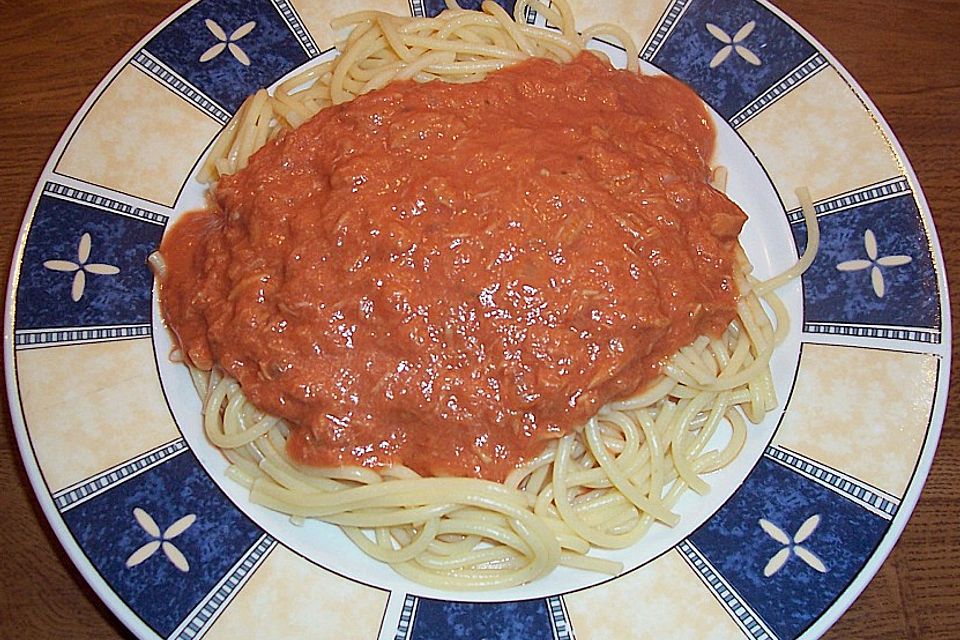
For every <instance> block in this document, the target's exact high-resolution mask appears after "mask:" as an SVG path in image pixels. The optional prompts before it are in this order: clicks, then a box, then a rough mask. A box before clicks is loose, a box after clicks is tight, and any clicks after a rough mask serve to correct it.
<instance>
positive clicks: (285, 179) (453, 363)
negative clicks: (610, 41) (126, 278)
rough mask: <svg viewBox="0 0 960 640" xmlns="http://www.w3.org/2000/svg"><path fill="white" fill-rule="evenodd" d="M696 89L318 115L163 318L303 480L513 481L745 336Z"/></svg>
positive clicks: (260, 164)
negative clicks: (349, 476)
mask: <svg viewBox="0 0 960 640" xmlns="http://www.w3.org/2000/svg"><path fill="white" fill-rule="evenodd" d="M713 144H714V132H713V130H712V128H711V125H710V124H709V122H708V119H707V115H706V112H705V108H704V106H703V104H702V103H701V102H700V100H699V99H698V98H697V97H696V95H695V94H694V93H693V92H692V91H691V90H690V89H688V88H687V87H686V86H684V85H683V84H681V83H679V82H677V81H675V80H672V79H669V78H665V77H637V76H635V75H634V74H631V73H628V72H625V71H618V70H614V69H612V68H611V67H610V66H609V64H607V63H605V62H602V61H600V60H599V59H597V58H596V57H594V56H592V55H589V54H583V55H581V56H580V57H579V58H578V59H577V60H575V61H574V62H573V63H570V64H564V65H561V64H557V63H554V62H549V61H546V60H541V59H535V60H530V61H527V62H524V63H521V64H518V65H516V66H514V67H512V68H509V69H505V70H503V71H500V72H497V73H494V74H491V75H490V76H489V77H488V78H487V79H486V80H484V81H482V82H478V83H474V84H467V85H453V84H445V83H442V82H432V83H428V84H416V83H414V82H398V83H395V84H392V85H390V86H389V87H387V88H385V89H383V90H380V91H377V92H375V93H372V94H368V95H365V96H362V97H360V98H357V99H356V100H354V101H353V102H350V103H348V104H344V105H340V106H337V107H332V108H329V109H326V110H324V111H323V112H321V113H320V114H318V115H317V116H316V117H314V118H313V119H312V120H311V121H309V122H307V123H306V124H304V125H303V126H301V127H300V128H299V129H297V130H295V131H291V132H288V133H286V134H285V135H283V136H281V137H280V138H278V139H277V140H276V141H275V142H273V143H270V144H268V145H267V146H266V147H265V148H264V149H262V150H261V151H259V152H258V153H257V154H256V155H255V156H254V157H253V158H252V159H251V161H250V164H249V166H248V167H247V168H246V169H244V170H243V171H240V172H238V173H237V174H236V175H233V176H229V177H225V178H223V179H222V180H221V181H220V184H219V185H218V187H217V189H216V193H215V202H213V203H212V204H211V206H210V207H209V208H208V209H206V210H203V211H198V212H194V213H191V214H189V215H187V216H186V217H185V218H184V219H183V220H181V221H180V222H179V223H178V224H176V225H175V226H174V227H173V228H172V229H171V230H170V232H169V234H168V235H167V237H166V238H165V239H164V242H163V246H162V252H163V255H164V256H165V258H166V261H167V264H168V273H167V276H166V278H165V280H164V281H163V282H162V283H161V299H162V305H163V311H164V314H165V317H166V319H167V321H168V322H169V325H170V327H171V328H172V329H173V330H174V332H175V333H176V335H177V337H178V338H179V340H180V343H181V345H182V347H183V349H184V352H185V353H186V354H187V355H188V357H189V359H190V360H191V361H192V362H193V363H194V364H195V365H197V366H198V367H201V368H204V369H209V368H211V367H212V366H213V365H214V364H219V365H220V366H221V367H223V368H224V369H225V370H226V371H228V372H229V373H230V374H231V375H233V376H235V377H236V378H237V379H238V380H239V381H240V384H241V386H242V388H243V389H244V391H245V392H246V394H247V396H248V397H249V398H250V399H251V400H252V401H253V402H254V403H255V404H256V405H257V406H258V407H260V408H262V409H264V410H266V411H269V412H271V413H273V414H276V415H280V416H283V417H285V418H287V419H288V420H289V421H291V423H293V425H294V426H293V429H292V433H291V436H290V438H289V444H288V449H289V454H290V455H291V456H292V457H293V458H294V459H296V460H298V461H301V462H303V463H307V464H311V465H323V466H326V465H342V464H360V465H363V466H366V467H370V468H380V467H383V466H388V465H392V464H400V463H402V464H405V465H407V466H409V467H412V468H413V469H415V470H416V471H418V472H420V473H422V474H427V475H463V476H480V477H485V478H489V479H494V480H497V479H503V478H504V477H505V476H506V475H507V474H508V473H509V471H510V470H512V469H513V468H515V467H516V465H517V464H519V463H521V462H522V461H524V460H525V459H529V458H531V457H533V456H535V455H536V454H537V453H538V452H540V451H541V450H542V448H543V446H544V444H545V441H546V440H548V439H552V438H557V437H559V436H560V435H561V434H565V433H569V432H571V431H572V430H574V429H576V428H578V427H579V426H581V425H582V424H583V423H584V422H585V421H586V419H587V418H588V417H589V416H591V415H592V414H594V413H595V412H596V411H597V410H598V409H599V408H600V407H601V406H602V405H603V404H605V403H607V402H609V401H611V400H613V399H617V398H622V397H624V396H627V395H630V394H631V393H633V392H635V391H637V390H638V389H639V388H641V387H643V386H644V385H645V384H646V383H648V382H649V381H650V380H651V379H652V378H653V377H654V376H655V375H656V374H657V372H658V371H659V368H660V365H661V363H662V362H663V361H664V360H665V359H666V358H667V357H669V356H670V355H671V354H672V353H674V352H675V351H676V350H677V349H678V348H679V347H681V346H683V345H684V344H687V343H690V342H692V341H693V339H694V338H695V337H696V336H697V335H699V334H702V333H705V332H709V333H716V332H718V331H719V330H720V329H721V328H722V327H723V326H725V325H726V324H727V323H728V322H729V321H730V320H731V319H732V317H733V315H734V307H735V304H736V296H737V293H736V290H735V286H734V284H733V275H732V270H733V268H734V267H733V265H734V259H733V254H732V252H733V247H734V245H735V243H736V238H737V235H738V233H739V231H740V228H741V226H742V224H743V221H744V215H743V213H742V212H741V211H740V210H739V208H738V207H737V206H736V205H734V204H733V203H731V202H730V201H729V200H728V199H727V198H726V197H725V196H723V195H722V194H720V193H718V192H717V191H715V190H714V189H712V188H711V187H710V186H708V184H707V179H708V172H709V167H708V160H709V158H710V156H711V153H712V149H713Z"/></svg>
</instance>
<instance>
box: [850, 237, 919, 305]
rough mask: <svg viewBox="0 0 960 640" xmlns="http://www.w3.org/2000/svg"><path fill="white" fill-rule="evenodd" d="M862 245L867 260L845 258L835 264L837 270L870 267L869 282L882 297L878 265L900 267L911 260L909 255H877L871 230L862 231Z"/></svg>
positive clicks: (874, 238) (884, 286)
mask: <svg viewBox="0 0 960 640" xmlns="http://www.w3.org/2000/svg"><path fill="white" fill-rule="evenodd" d="M863 246H864V249H866V251H867V258H869V260H862V259H861V260H845V261H843V262H841V263H840V264H838V265H837V269H838V270H839V271H861V270H863V269H870V282H871V283H872V284H873V292H874V293H875V294H877V297H878V298H882V297H883V296H884V294H885V293H886V290H887V287H886V283H884V281H883V271H882V270H881V269H880V267H900V266H903V265H905V264H910V263H911V262H913V258H911V257H910V256H900V255H898V256H883V257H882V258H880V257H877V256H879V255H880V252H879V251H878V250H877V236H875V235H874V233H873V231H871V230H870V229H867V230H866V231H864V233H863Z"/></svg>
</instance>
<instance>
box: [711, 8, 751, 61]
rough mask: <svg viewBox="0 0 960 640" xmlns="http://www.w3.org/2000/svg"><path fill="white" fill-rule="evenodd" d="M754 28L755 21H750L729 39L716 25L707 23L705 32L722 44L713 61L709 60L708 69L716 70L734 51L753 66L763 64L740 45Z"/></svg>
mask: <svg viewBox="0 0 960 640" xmlns="http://www.w3.org/2000/svg"><path fill="white" fill-rule="evenodd" d="M756 26H757V22H756V20H751V21H750V22H748V23H746V24H745V25H743V26H742V27H740V29H739V30H738V31H737V32H736V33H735V34H733V37H732V38H731V37H730V36H729V35H728V34H727V32H726V31H724V30H723V29H721V28H720V27H718V26H717V25H715V24H710V23H709V22H708V23H707V31H709V32H710V35H712V36H713V37H714V38H716V39H717V40H719V41H720V42H722V43H723V44H724V46H723V48H721V49H720V51H717V53H716V55H714V56H713V59H712V60H710V68H711V69H716V68H717V67H719V66H720V65H721V64H723V61H724V60H726V59H727V58H729V57H730V54H731V53H733V52H734V51H736V52H737V54H738V55H739V56H740V57H741V58H743V59H744V60H746V61H747V62H749V63H750V64H752V65H754V66H757V67H759V66H760V65H761V64H763V63H762V62H761V61H760V58H758V57H757V55H756V54H755V53H754V52H753V51H750V49H747V48H746V47H745V46H743V45H742V44H740V43H741V42H743V41H744V40H746V39H747V36H749V35H750V34H751V33H753V30H754V28H755V27H756Z"/></svg>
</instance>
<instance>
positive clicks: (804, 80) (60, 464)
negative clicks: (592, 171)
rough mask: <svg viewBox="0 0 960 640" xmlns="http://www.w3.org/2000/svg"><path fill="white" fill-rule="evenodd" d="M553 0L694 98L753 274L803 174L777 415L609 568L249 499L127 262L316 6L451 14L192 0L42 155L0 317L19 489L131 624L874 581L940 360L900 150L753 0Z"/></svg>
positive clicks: (586, 602)
mask: <svg viewBox="0 0 960 640" xmlns="http://www.w3.org/2000/svg"><path fill="white" fill-rule="evenodd" d="M465 4H466V5H468V6H469V7H470V8H476V6H477V5H479V2H476V1H473V0H471V1H470V2H469V3H465ZM503 4H504V6H506V8H507V9H508V10H512V4H513V2H511V1H504V2H503ZM572 4H573V5H574V9H575V11H576V14H577V20H578V24H580V25H581V26H586V25H589V24H592V23H596V22H615V23H617V24H619V25H621V26H622V27H624V28H625V29H627V30H628V31H629V32H630V33H631V34H632V35H633V36H634V38H635V39H636V40H637V41H638V42H639V43H640V44H641V49H640V50H641V58H642V63H643V67H644V69H645V71H646V72H648V73H661V72H665V73H669V74H672V75H674V76H676V77H677V78H680V79H681V80H683V81H685V82H687V83H689V84H690V85H691V86H692V87H694V89H696V90H697V91H698V92H699V93H700V95H701V96H702V97H703V99H704V100H705V101H706V102H707V103H708V104H709V105H710V107H711V108H712V112H713V117H714V119H715V122H716V125H717V130H718V135H719V149H718V153H717V158H716V160H717V162H719V163H722V164H725V165H726V166H728V167H729V169H730V180H729V185H728V191H729V193H730V194H731V197H733V198H734V199H735V200H737V201H738V202H739V203H740V204H741V205H742V206H743V208H744V209H745V210H746V211H747V212H748V214H749V215H750V221H749V222H748V223H747V226H746V228H745V231H744V235H743V243H744V245H745V248H746V250H747V252H748V254H749V255H750V257H751V260H752V261H753V262H754V264H755V265H756V269H757V273H758V275H759V276H760V277H767V276H771V275H773V274H775V273H777V272H779V271H780V270H782V269H784V268H786V267H787V266H789V265H790V264H792V263H793V262H795V261H796V259H797V256H798V255H799V254H800V252H802V250H803V248H804V247H805V246H806V242H807V237H806V229H805V227H804V225H803V223H802V216H801V214H800V210H799V204H798V201H797V198H796V196H795V195H794V192H795V189H796V188H797V187H800V186H805V187H807V188H809V190H810V192H811V194H812V195H813V199H814V201H815V204H816V211H817V214H818V217H819V222H820V229H821V233H822V238H821V246H820V251H819V253H818V255H817V258H816V261H815V262H814V264H813V266H812V267H811V268H810V269H809V271H808V272H807V273H806V274H804V276H803V277H802V279H801V280H799V281H795V282H793V283H791V284H789V285H787V286H785V287H784V288H783V289H782V290H781V294H782V296H783V299H784V301H785V303H786V305H787V307H788V309H789V311H790V314H791V318H792V327H791V330H790V333H789V336H788V339H787V341H786V343H785V344H784V345H783V347H781V349H780V350H779V351H778V352H777V355H776V357H775V359H774V362H773V369H774V376H775V380H776V387H777V392H778V394H779V399H780V407H779V408H778V409H777V410H775V411H774V412H773V413H771V414H770V416H768V419H767V420H766V421H765V422H764V423H763V424H761V425H757V426H755V427H752V428H751V431H750V436H749V438H748V441H747V444H746V447H745V449H744V452H743V453H742V455H741V456H740V457H739V458H738V459H737V460H736V461H735V462H734V464H733V465H731V467H730V468H728V469H725V470H723V471H721V472H719V473H717V474H715V475H714V476H713V477H711V478H709V480H710V482H711V485H712V490H711V492H710V493H709V494H708V495H706V496H704V497H699V496H692V495H691V496H688V497H686V498H684V500H683V501H682V502H681V504H680V505H679V511H680V513H681V515H682V519H681V523H680V524H679V525H678V526H677V527H676V528H674V529H667V528H661V529H657V530H655V531H653V532H652V533H651V535H650V536H649V537H648V538H647V539H645V540H644V541H643V542H642V543H640V544H639V545H637V547H636V548H633V549H629V550H625V551H622V552H616V553H614V552H610V553H605V554H603V555H605V556H607V557H612V558H616V559H618V560H621V561H622V562H623V563H624V564H625V566H626V567H627V570H626V571H625V573H624V574H623V575H621V576H618V577H616V578H610V577H608V576H598V575H593V574H587V573H583V572H579V571H575V570H572V569H563V570H559V571H557V572H556V573H555V574H553V575H551V576H549V577H548V578H547V579H545V580H542V581H540V582H537V583H534V584H532V585H527V586H525V587H521V588H515V589H509V590H505V591H498V592H493V593H450V592H440V591H436V590H432V589H427V588H423V587H419V586H417V585H415V584H413V583H410V582H407V581H405V580H404V579H402V578H400V577H398V576H396V575H395V574H393V573H392V572H391V571H390V570H389V569H387V568H385V567H382V566H380V565H378V564H376V563H375V562H373V561H371V560H368V559H366V558H365V557H363V556H362V555H361V554H360V553H359V552H358V551H356V550H355V549H354V548H353V547H352V546H351V545H350V543H349V542H347V541H346V539H345V538H344V537H343V536H342V534H340V532H339V531H338V530H337V529H335V528H333V527H329V526H326V525H323V524H321V523H313V522H311V523H307V525H305V526H301V527H297V526H294V525H292V524H291V523H290V522H289V521H288V520H287V519H286V518H284V517H283V516H280V515H278V514H274V513H271V512H268V511H266V510H263V509H261V508H258V507H256V506H255V505H252V504H250V502H249V500H248V499H247V497H246V496H245V494H244V492H243V490H241V489H240V488H239V487H237V486H235V485H234V484H233V483H231V482H230V481H228V480H227V479H226V478H225V477H224V475H223V472H224V469H225V468H226V463H225V461H224V460H223V458H222V457H221V456H220V455H219V454H218V453H217V452H216V451H215V450H214V449H213V448H212V447H211V446H210V445H209V444H208V443H207V442H206V441H205V440H204V438H203V435H202V432H201V429H200V422H199V420H200V418H199V416H200V412H199V409H200V403H199V400H198V399H197V398H196V396H195V393H194V391H193V389H192V387H191V386H190V383H189V380H188V377H187V374H186V372H185V371H184V370H183V369H182V368H180V367H178V366H177V365H175V364H173V363H171V362H169V359H168V357H167V355H168V353H169V349H170V346H171V345H170V337H169V336H168V335H167V332H166V331H165V329H164V327H163V325H162V323H161V322H160V320H159V317H158V311H157V303H156V295H155V291H154V289H153V281H152V278H151V274H150V271H149V270H148V268H147V266H146V264H145V258H146V256H147V255H148V254H149V253H150V252H151V251H153V250H154V249H156V248H157V246H158V244H159V243H160V239H161V237H162V236H163V233H164V231H165V230H166V228H167V227H168V225H170V224H171V223H172V222H174V221H175V220H176V219H177V217H178V216H180V215H181V214H182V213H183V212H185V211H187V210H189V209H191V208H195V207H198V206H201V205H202V204H203V188H202V186H201V185H199V184H198V183H197V182H196V180H195V179H194V174H195V173H196V171H197V168H198V166H199V162H200V160H201V158H202V157H203V156H204V154H205V153H206V152H207V150H208V149H209V147H210V145H211V143H212V141H213V140H214V139H215V137H216V136H217V134H218V133H219V132H220V131H221V129H222V128H223V127H224V125H225V124H226V123H227V121H228V120H229V118H230V117H231V114H233V113H234V111H235V110H236V109H237V108H238V106H239V105H240V103H241V101H242V100H243V98H244V97H245V96H246V95H248V94H250V93H251V92H253V91H254V90H256V89H257V88H259V87H261V86H270V85H272V84H274V83H276V82H277V81H278V80H279V79H281V78H283V77H285V76H287V75H288V74H290V73H292V72H293V71H294V70H295V69H298V68H299V67H301V66H303V65H310V64H313V63H316V62H317V61H318V60H320V59H326V58H329V57H330V56H332V55H333V45H334V42H335V38H336V35H335V34H334V33H333V32H332V31H331V30H330V27H329V26H328V25H329V20H330V19H331V18H332V17H334V16H336V15H341V14H345V13H348V12H351V11H354V10H357V9H360V8H366V7H375V8H378V9H384V10H387V11H390V12H393V13H397V14H413V15H435V14H436V13H437V12H439V11H440V10H441V9H442V7H443V5H444V3H443V1H442V0H409V1H408V0H382V1H379V2H378V1H375V0H199V1H196V2H192V3H191V4H189V5H187V6H186V7H184V8H183V9H182V10H181V11H180V12H179V13H177V14H176V15H174V16H173V17H171V18H170V19H168V20H167V21H166V22H164V23H163V24H162V25H160V26H159V27H158V28H157V29H156V30H154V31H153V32H152V33H151V34H150V35H148V36H147V37H146V38H145V39H144V40H143V41H142V42H141V43H140V44H139V45H138V46H137V47H136V48H135V49H134V50H133V51H131V52H130V53H129V54H128V55H127V56H126V57H125V58H124V59H123V60H122V61H121V62H120V63H119V64H118V65H117V66H116V67H115V68H114V69H113V70H112V71H111V72H110V73H109V74H108V76H107V77H106V79H104V81H103V82H102V83H101V84H100V85H99V86H98V87H97V88H96V89H95V90H94V92H93V93H92V95H91V96H90V98H89V99H88V100H87V102H86V103H85V104H84V106H83V108H82V109H81V110H80V112H79V113H78V114H77V116H76V117H75V118H74V120H73V122H72V124H71V125H70V127H69V128H68V129H67V132H66V133H65V134H64V136H63V138H62V139H61V140H60V143H59V144H58V145H57V147H56V149H55V151H54V153H53V155H52V157H51V158H50V161H49V163H48V164H47V166H46V168H45V170H44V172H43V174H42V176H41V179H40V182H39V184H38V185H37V188H36V191H35V193H34V195H33V199H32V200H31V202H30V205H29V208H28V210H27V213H26V218H25V221H24V224H23V230H22V232H21V236H20V241H19V245H18V248H17V251H16V255H15V258H14V264H13V267H12V276H11V279H10V289H9V292H8V297H7V308H6V316H5V333H4V340H5V347H6V350H5V368H6V372H7V388H8V393H9V398H10V408H11V413H12V414H13V418H14V423H15V426H16V431H17V436H18V438H19V442H20V446H21V450H22V453H23V458H24V461H25V464H26V467H27V470H28V473H29V476H30V479H31V481H32V482H33V485H34V488H35V490H36V493H37V496H38V499H39V501H40V503H41V504H42V506H43V509H44V511H45V512H46V514H47V517H48V518H49V520H50V523H51V526H52V527H53V529H54V531H55V532H56V533H57V535H58V536H59V538H60V541H61V542H62V544H63V546H64V547H65V548H66V549H67V552H68V553H69V554H70V556H71V558H72V559H73V561H74V562H75V563H76V564H77V566H78V567H79V569H80V571H81V572H82V574H83V575H84V577H85V578H86V579H87V580H88V581H89V582H90V584H91V585H93V587H94V589H95V590H96V591H97V593H98V594H99V595H100V596H101V597H102V598H103V599H104V601H105V602H106V603H107V605H108V606H109V607H110V608H111V609H112V610H113V611H114V612H115V613H116V614H117V615H118V616H119V618H120V619H121V620H123V622H124V623H126V624H127V625H128V626H129V627H130V628H131V629H132V630H133V632H134V633H136V634H137V635H138V636H140V637H142V638H198V637H201V636H203V637H206V638H231V639H232V640H236V639H237V638H265V637H282V638H299V637H303V638H358V639H366V640H374V639H379V640H440V639H449V638H458V639H459V638H463V639H466V638H471V639H475V638H490V639H493V638H496V639H503V640H505V639H508V638H525V639H528V640H550V639H553V640H570V639H572V638H574V637H576V638H578V639H579V640H589V639H593V638H596V639H600V638H627V637H637V638H647V637H649V638H654V637H658V638H674V639H684V638H691V639H693V638H696V639H702V638H712V639H721V638H723V639H727V638H729V639H742V638H751V639H761V638H771V639H782V640H787V639H792V638H815V637H818V636H819V635H820V634H821V633H823V632H824V630H825V629H826V628H827V627H828V626H829V625H830V624H831V623H832V622H833V621H834V620H836V618H837V617H838V616H839V615H840V614H841V613H842V612H843V611H844V609H845V608H846V607H847V606H848V605H849V604H850V602H851V601H852V600H853V598H854V597H856V595H857V594H858V593H859V592H860V590H862V589H863V587H864V586H865V585H866V583H867V581H868V580H869V579H870V577H871V576H872V575H873V574H874V573H875V572H876V571H877V569H878V568H879V565H880V563H881V562H882V561H883V559H884V558H885V557H886V555H887V554H888V553H889V551H890V549H891V547H892V545H893V544H894V542H895V540H896V538H897V537H898V536H899V534H900V532H901V531H902V530H903V527H904V524H905V522H906V520H907V518H908V517H909V514H910V511H911V510H912V509H913V506H914V504H915V503H916V501H917V497H918V494H919V492H920V488H921V486H922V484H923V481H924V478H925V477H926V474H927V471H928V470H929V467H930V462H931V458H932V456H933V452H934V448H935V446H936V442H937V437H938V434H939V431H940V425H941V422H942V419H943V411H944V405H945V403H946V393H947V385H948V372H949V368H950V366H949V364H950V348H949V345H950V321H949V311H948V299H947V290H946V282H945V278H944V265H943V257H942V255H941V253H940V249H939V246H938V244H937V238H936V232H935V230H934V228H933V223H932V220H931V217H930V212H929V210H928V208H927V205H926V203H925V201H924V198H923V194H922V193H921V192H920V187H919V185H918V184H917V180H916V177H915V176H914V174H913V172H912V170H911V169H910V166H909V163H908V162H907V160H906V158H905V156H904V155H903V152H902V150H901V149H900V147H899V145H898V144H897V142H896V140H895V139H894V137H893V135H892V133H891V132H890V130H889V128H888V127H887V125H886V124H885V123H884V121H883V119H882V118H881V116H880V115H879V114H878V113H877V111H876V109H875V108H874V106H873V105H872V103H871V102H870V100H869V99H868V98H867V97H866V96H865V95H864V93H863V91H862V90H861V89H860V88H859V87H858V86H857V84H856V83H855V82H854V81H853V79H852V78H851V77H850V76H849V74H847V72H846V71H844V70H843V68H842V67H840V65H839V64H838V63H837V62H836V60H834V59H833V57H832V56H831V55H830V54H829V53H827V52H826V51H825V50H824V49H823V47H822V46H821V45H820V44H819V43H817V42H816V40H814V39H813V38H812V37H810V36H809V35H808V34H807V33H805V32H804V31H803V30H802V29H800V28H799V27H798V26H797V25H796V24H795V23H793V22H792V21H790V20H789V19H788V18H787V17H785V16H784V15H783V14H782V13H780V12H779V11H778V10H777V9H775V8H774V7H772V6H771V5H769V4H768V3H766V2H765V1H763V0H647V1H645V2H642V3H638V2H636V1H635V0H604V1H603V2H600V1H591V0H576V1H573V2H572ZM530 19H531V21H532V22H534V23H536V24H538V25H544V20H543V18H542V16H536V15H531V16H530ZM596 46H597V47H598V48H600V49H602V50H604V51H605V52H606V53H607V54H608V55H610V56H611V58H612V59H613V60H614V62H616V63H619V64H623V63H624V62H625V60H624V53H623V52H622V51H621V50H620V49H618V48H617V47H616V46H615V45H613V44H608V43H603V42H601V43H597V44H596ZM544 135H549V131H545V132H544Z"/></svg>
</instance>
